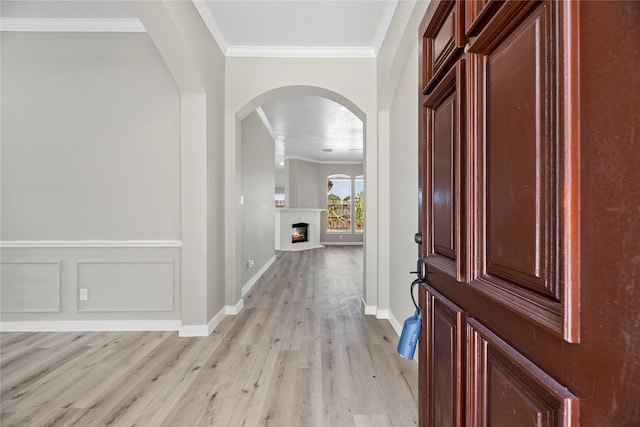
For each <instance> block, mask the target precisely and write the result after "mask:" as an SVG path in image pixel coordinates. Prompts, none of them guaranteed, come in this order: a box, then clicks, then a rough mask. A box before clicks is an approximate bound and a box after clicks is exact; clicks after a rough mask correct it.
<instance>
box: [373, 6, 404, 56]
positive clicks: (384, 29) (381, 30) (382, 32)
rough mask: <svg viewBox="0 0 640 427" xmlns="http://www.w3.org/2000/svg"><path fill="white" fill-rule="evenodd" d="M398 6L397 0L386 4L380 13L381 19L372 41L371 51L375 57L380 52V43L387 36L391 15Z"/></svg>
mask: <svg viewBox="0 0 640 427" xmlns="http://www.w3.org/2000/svg"><path fill="white" fill-rule="evenodd" d="M397 6H398V0H394V1H389V2H387V7H385V9H384V12H383V13H382V19H380V25H379V26H378V31H377V32H376V35H375V37H374V39H373V51H374V52H375V55H376V56H378V53H379V52H380V48H381V47H382V43H384V38H385V37H386V36H387V33H388V32H389V26H390V25H391V21H392V20H393V15H394V14H395V13H396V7H397Z"/></svg>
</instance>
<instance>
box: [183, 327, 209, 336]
mask: <svg viewBox="0 0 640 427" xmlns="http://www.w3.org/2000/svg"><path fill="white" fill-rule="evenodd" d="M178 336H179V337H207V336H209V326H208V325H180V329H178Z"/></svg>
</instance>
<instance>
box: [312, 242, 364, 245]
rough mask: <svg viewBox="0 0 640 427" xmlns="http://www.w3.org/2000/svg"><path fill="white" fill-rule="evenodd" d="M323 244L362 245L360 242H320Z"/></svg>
mask: <svg viewBox="0 0 640 427" xmlns="http://www.w3.org/2000/svg"><path fill="white" fill-rule="evenodd" d="M320 244H321V245H324V246H363V245H364V243H362V242H320Z"/></svg>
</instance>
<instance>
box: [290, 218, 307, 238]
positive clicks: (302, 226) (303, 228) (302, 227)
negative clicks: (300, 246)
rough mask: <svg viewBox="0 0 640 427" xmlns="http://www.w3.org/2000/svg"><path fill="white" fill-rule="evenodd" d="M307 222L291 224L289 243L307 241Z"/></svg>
mask: <svg viewBox="0 0 640 427" xmlns="http://www.w3.org/2000/svg"><path fill="white" fill-rule="evenodd" d="M308 233H309V224H307V223H306V222H299V223H297V224H293V225H292V226H291V243H302V242H307V241H309V237H308Z"/></svg>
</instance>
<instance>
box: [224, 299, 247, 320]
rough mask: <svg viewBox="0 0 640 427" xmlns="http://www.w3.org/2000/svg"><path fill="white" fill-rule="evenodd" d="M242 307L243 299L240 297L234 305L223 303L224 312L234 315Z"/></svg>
mask: <svg viewBox="0 0 640 427" xmlns="http://www.w3.org/2000/svg"><path fill="white" fill-rule="evenodd" d="M243 308H244V299H242V298H240V301H238V302H237V303H236V305H225V306H224V311H225V313H226V314H230V315H233V316H235V315H236V314H240V312H241V311H242V309H243Z"/></svg>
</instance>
